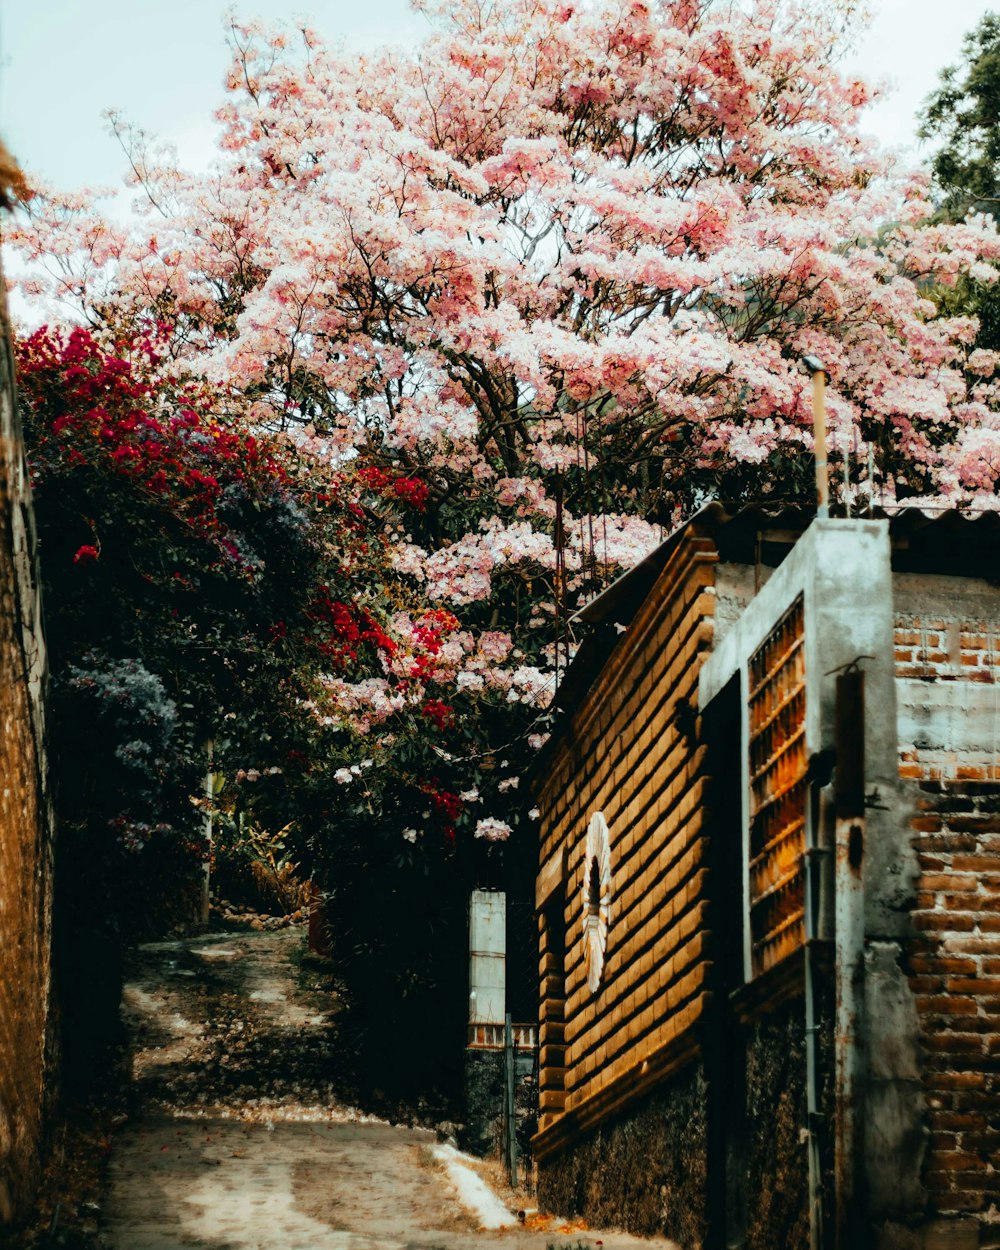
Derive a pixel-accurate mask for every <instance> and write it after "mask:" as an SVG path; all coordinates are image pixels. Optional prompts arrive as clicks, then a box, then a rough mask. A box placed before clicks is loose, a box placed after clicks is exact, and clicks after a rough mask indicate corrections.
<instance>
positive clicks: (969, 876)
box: [918, 872, 979, 894]
mask: <svg viewBox="0 0 1000 1250" xmlns="http://www.w3.org/2000/svg"><path fill="white" fill-rule="evenodd" d="M918 884H919V887H920V889H921V890H953V891H955V892H956V893H959V892H961V893H967V894H975V892H976V890H977V889H978V888H979V878H978V877H976V875H975V874H974V873H971V872H925V873H923V874H922V876H921V877H920V879H919V882H918Z"/></svg>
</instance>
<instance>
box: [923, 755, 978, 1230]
mask: <svg viewBox="0 0 1000 1250" xmlns="http://www.w3.org/2000/svg"><path fill="white" fill-rule="evenodd" d="M916 806H917V814H916V816H915V817H914V820H913V827H914V843H915V847H916V850H917V854H918V857H919V862H920V878H919V882H918V895H917V908H916V911H915V912H914V916H913V920H914V925H915V927H916V929H917V931H918V934H919V937H918V938H917V939H916V940H915V941H914V942H913V944H912V948H911V956H910V969H911V985H912V988H913V991H914V993H915V995H916V1002H917V1011H918V1015H919V1019H920V1028H921V1045H922V1049H923V1056H924V1062H923V1075H924V1084H925V1087H926V1096H927V1124H928V1129H929V1133H930V1136H929V1140H928V1151H927V1155H926V1160H925V1166H924V1180H925V1183H926V1185H927V1189H928V1192H929V1195H930V1203H931V1208H932V1211H931V1213H932V1214H935V1215H949V1214H955V1215H968V1214H972V1215H975V1216H977V1217H978V1218H979V1219H980V1220H982V1221H986V1222H989V1223H991V1224H996V1225H997V1229H996V1231H1000V786H998V785H997V784H996V783H995V782H994V783H992V784H991V783H990V782H988V781H968V780H963V781H941V780H923V781H921V782H920V786H919V797H918V799H917V803H916ZM989 1244H991V1245H992V1244H994V1242H992V1241H991V1242H990V1243H989Z"/></svg>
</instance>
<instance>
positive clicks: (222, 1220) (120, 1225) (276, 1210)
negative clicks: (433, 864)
mask: <svg viewBox="0 0 1000 1250" xmlns="http://www.w3.org/2000/svg"><path fill="white" fill-rule="evenodd" d="M303 945H304V936H303V932H302V930H301V929H286V930H282V931H278V932H265V933H254V932H244V933H238V934H217V935H208V936H202V937H199V938H192V939H187V940H184V941H179V942H162V943H156V944H153V945H149V946H145V947H143V948H142V949H141V950H140V951H139V952H138V955H137V957H136V960H135V962H134V965H133V969H132V975H131V979H130V981H129V983H128V984H127V986H126V990H125V1013H126V1021H127V1024H128V1027H129V1031H130V1035H131V1038H132V1046H133V1058H132V1066H133V1078H134V1081H135V1086H136V1090H135V1093H136V1101H137V1111H136V1114H135V1115H134V1116H133V1118H132V1120H131V1122H130V1123H129V1124H128V1126H127V1127H125V1128H124V1129H123V1130H122V1131H121V1132H120V1133H119V1134H118V1135H117V1136H116V1139H115V1149H114V1153H113V1156H112V1160H111V1165H110V1177H109V1182H110V1184H109V1193H108V1198H107V1202H106V1206H105V1210H104V1213H103V1218H102V1226H101V1235H102V1238H103V1240H104V1242H105V1244H107V1245H108V1246H109V1247H112V1248H113V1250H409V1248H411V1247H412V1248H413V1250H417V1248H426V1250H431V1248H434V1250H475V1248H477V1247H482V1250H491V1248H493V1247H496V1248H497V1250H546V1247H548V1246H552V1245H553V1244H554V1245H556V1246H558V1247H560V1248H561V1247H563V1246H566V1247H567V1248H568V1247H571V1246H572V1247H576V1246H579V1245H580V1244H581V1243H582V1244H583V1245H584V1246H592V1245H595V1243H603V1250H636V1248H638V1247H645V1248H646V1250H676V1248H674V1247H671V1243H668V1242H662V1241H661V1242H655V1241H640V1240H638V1239H635V1238H631V1237H626V1236H623V1235H615V1234H608V1233H597V1232H586V1233H581V1232H577V1231H573V1232H572V1233H569V1232H566V1233H557V1232H554V1231H552V1230H550V1231H548V1232H533V1233H529V1232H527V1231H525V1230H524V1229H523V1228H521V1227H519V1226H514V1227H513V1228H511V1229H507V1230H502V1231H500V1232H493V1233H487V1232H483V1231H480V1226H479V1220H478V1219H477V1218H476V1217H475V1216H474V1215H473V1214H472V1213H471V1212H470V1211H469V1210H468V1209H467V1208H465V1207H464V1206H463V1205H462V1204H461V1203H460V1201H459V1198H458V1194H457V1192H456V1190H455V1189H454V1187H453V1185H452V1184H451V1183H450V1182H449V1180H448V1176H447V1174H446V1172H445V1170H444V1169H443V1168H442V1167H441V1166H440V1164H439V1162H438V1161H437V1159H436V1157H435V1147H436V1141H435V1137H434V1134H433V1133H430V1132H427V1131H424V1130H418V1129H407V1128H403V1127H395V1126H391V1125H388V1124H385V1123H383V1122H380V1121H376V1120H374V1119H372V1118H369V1117H365V1116H362V1115H360V1114H359V1113H358V1112H356V1111H355V1110H353V1109H352V1108H349V1107H345V1106H344V1105H343V1104H341V1103H339V1102H337V1100H336V1099H335V1097H334V1091H333V1087H332V1085H331V1084H330V1082H329V1079H328V1078H329V1043H330V1037H331V1030H332V1028H333V1024H332V1022H331V1018H330V1015H329V1010H330V1008H331V1006H332V1003H331V999H330V997H329V995H327V994H324V993H322V992H320V991H319V990H310V989H308V988H305V987H304V986H303V984H302V978H301V977H300V975H299V971H298V968H297V966H296V962H295V961H296V959H297V957H298V953H299V952H301V951H302V949H303Z"/></svg>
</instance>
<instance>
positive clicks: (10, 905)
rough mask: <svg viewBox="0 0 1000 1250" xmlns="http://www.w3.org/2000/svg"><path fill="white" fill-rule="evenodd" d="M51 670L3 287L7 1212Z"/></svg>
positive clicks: (33, 1087) (46, 1029)
mask: <svg viewBox="0 0 1000 1250" xmlns="http://www.w3.org/2000/svg"><path fill="white" fill-rule="evenodd" d="M0 290H2V275H0ZM44 671H45V652H44V645H43V642H42V635H41V626H40V616H39V600H38V582H37V577H36V565H35V560H34V539H33V531H32V519H31V507H30V497H29V490H28V483H27V477H26V472H25V467H24V458H23V449H22V444H21V437H20V428H19V422H18V419H17V411H16V405H15V396H14V380H13V362H12V358H11V351H10V340H9V337H8V333H7V323H6V307H5V304H4V303H3V296H2V293H0V776H2V777H3V786H2V788H0V1223H7V1222H9V1221H11V1220H12V1219H16V1218H17V1217H18V1216H19V1215H20V1214H22V1213H23V1212H24V1210H25V1208H26V1206H27V1204H28V1203H29V1201H30V1199H31V1196H32V1189H33V1183H34V1180H35V1177H36V1173H37V1164H38V1156H39V1148H40V1143H41V1138H42V1133H43V1126H44V1120H45V1112H46V1106H47V1093H46V1078H47V1075H48V1073H49V1071H50V1070H51V1063H50V1058H51V1056H50V1055H49V1054H48V1053H47V1052H48V1051H49V1050H50V1048H51V1036H50V1028H51V1021H50V1012H49V1001H50V979H49V945H50V905H51V896H50V891H51V870H52V861H51V856H52V847H51V840H50V832H49V831H50V828H51V822H50V819H49V811H48V802H47V793H46V787H45V782H44V777H45V763H44V758H45V757H44V747H43V736H42V726H43V720H42V709H41V699H42V690H43V685H44Z"/></svg>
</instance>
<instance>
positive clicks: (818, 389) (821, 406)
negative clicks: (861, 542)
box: [812, 369, 830, 517]
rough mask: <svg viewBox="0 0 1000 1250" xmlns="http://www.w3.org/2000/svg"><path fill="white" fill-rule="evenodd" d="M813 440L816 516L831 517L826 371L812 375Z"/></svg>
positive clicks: (817, 371)
mask: <svg viewBox="0 0 1000 1250" xmlns="http://www.w3.org/2000/svg"><path fill="white" fill-rule="evenodd" d="M812 392H813V439H814V441H815V444H816V515H817V516H821V517H826V516H829V515H830V479H829V475H828V473H827V460H826V370H825V369H817V370H816V371H815V372H814V373H813V375H812Z"/></svg>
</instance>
